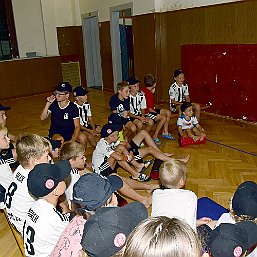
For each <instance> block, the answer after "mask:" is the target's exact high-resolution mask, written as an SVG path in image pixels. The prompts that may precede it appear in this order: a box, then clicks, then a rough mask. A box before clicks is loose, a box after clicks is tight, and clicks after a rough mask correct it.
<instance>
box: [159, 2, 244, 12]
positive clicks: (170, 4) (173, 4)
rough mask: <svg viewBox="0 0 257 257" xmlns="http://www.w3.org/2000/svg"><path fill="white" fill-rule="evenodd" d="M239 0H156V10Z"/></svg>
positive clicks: (164, 10)
mask: <svg viewBox="0 0 257 257" xmlns="http://www.w3.org/2000/svg"><path fill="white" fill-rule="evenodd" d="M237 1H240V0H155V11H156V12H167V11H174V10H180V9H187V8H193V7H200V6H208V5H214V4H222V3H229V2H237Z"/></svg>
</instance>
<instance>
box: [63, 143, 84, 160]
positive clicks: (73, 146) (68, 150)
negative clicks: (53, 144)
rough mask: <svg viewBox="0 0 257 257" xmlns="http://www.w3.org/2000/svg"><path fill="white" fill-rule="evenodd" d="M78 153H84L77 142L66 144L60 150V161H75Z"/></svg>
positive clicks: (82, 147) (81, 146)
mask: <svg viewBox="0 0 257 257" xmlns="http://www.w3.org/2000/svg"><path fill="white" fill-rule="evenodd" d="M80 153H83V154H84V153H85V148H84V146H83V145H82V144H80V143H77V142H71V141H69V142H66V143H64V144H63V146H62V148H61V150H60V159H61V160H71V159H72V160H75V159H76V158H77V157H78V155H79V154H80Z"/></svg>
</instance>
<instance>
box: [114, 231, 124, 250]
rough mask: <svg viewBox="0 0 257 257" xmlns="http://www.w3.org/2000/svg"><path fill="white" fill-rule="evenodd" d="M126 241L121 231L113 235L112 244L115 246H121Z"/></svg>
mask: <svg viewBox="0 0 257 257" xmlns="http://www.w3.org/2000/svg"><path fill="white" fill-rule="evenodd" d="M125 242H126V236H125V235H124V234H123V233H119V234H117V235H116V236H115V238H114V245H115V246H116V247H121V246H123V245H124V244H125Z"/></svg>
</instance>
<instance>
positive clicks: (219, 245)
mask: <svg viewBox="0 0 257 257" xmlns="http://www.w3.org/2000/svg"><path fill="white" fill-rule="evenodd" d="M256 243H257V225H256V224H255V223H254V222H252V221H243V222H239V223H236V224H231V223H222V224H220V225H219V226H218V227H217V228H215V229H214V230H212V231H211V233H210V237H209V242H208V247H209V249H210V252H211V254H212V256H213V257H235V256H236V257H240V256H243V255H244V253H245V251H246V250H249V249H250V248H251V247H252V246H253V245H254V244H256Z"/></svg>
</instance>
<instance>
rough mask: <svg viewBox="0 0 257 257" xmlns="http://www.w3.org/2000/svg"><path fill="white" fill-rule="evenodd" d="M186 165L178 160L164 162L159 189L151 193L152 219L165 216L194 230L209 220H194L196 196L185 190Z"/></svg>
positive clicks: (161, 168)
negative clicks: (185, 223) (175, 219)
mask: <svg viewBox="0 0 257 257" xmlns="http://www.w3.org/2000/svg"><path fill="white" fill-rule="evenodd" d="M186 173H187V167H186V164H185V163H184V162H182V161H179V160H175V159H174V160H172V161H169V162H164V163H163V164H162V166H161V167H160V184H161V188H160V189H156V190H154V192H153V203H152V217H157V216H167V217H170V218H173V217H175V218H179V219H181V220H184V221H186V222H187V223H188V224H189V225H190V226H191V227H192V228H193V229H194V230H196V226H198V225H202V224H206V223H208V222H210V221H211V219H210V218H205V217H204V218H201V219H200V220H198V221H197V220H196V211H197V196H196V195H195V193H194V192H192V191H189V190H185V189H183V187H184V186H185V184H186Z"/></svg>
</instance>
